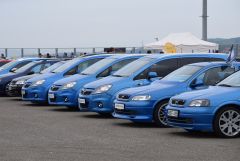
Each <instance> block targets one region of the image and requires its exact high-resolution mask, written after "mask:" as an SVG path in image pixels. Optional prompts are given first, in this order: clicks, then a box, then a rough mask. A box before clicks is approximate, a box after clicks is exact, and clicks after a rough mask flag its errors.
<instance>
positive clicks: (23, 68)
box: [14, 62, 39, 73]
mask: <svg viewBox="0 0 240 161" xmlns="http://www.w3.org/2000/svg"><path fill="white" fill-rule="evenodd" d="M37 63H39V62H31V63H28V64H27V65H24V66H23V67H21V68H19V69H17V70H16V71H14V73H21V72H24V71H26V70H27V69H29V68H31V67H32V66H34V65H35V64H37Z"/></svg>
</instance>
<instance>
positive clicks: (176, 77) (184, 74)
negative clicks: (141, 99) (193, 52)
mask: <svg viewBox="0 0 240 161" xmlns="http://www.w3.org/2000/svg"><path fill="white" fill-rule="evenodd" d="M200 69H202V67H201V66H195V65H186V66H183V67H181V68H179V69H177V70H175V71H173V72H172V73H170V74H168V75H167V76H165V77H164V78H163V79H162V80H166V81H173V82H184V81H186V80H188V79H189V78H190V77H191V76H192V75H194V74H195V73H196V72H198V71H199V70H200Z"/></svg>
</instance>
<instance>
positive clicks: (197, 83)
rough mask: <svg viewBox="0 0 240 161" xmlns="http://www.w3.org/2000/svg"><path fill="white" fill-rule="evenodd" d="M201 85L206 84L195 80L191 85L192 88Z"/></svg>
mask: <svg viewBox="0 0 240 161" xmlns="http://www.w3.org/2000/svg"><path fill="white" fill-rule="evenodd" d="M201 86H204V84H203V83H201V82H193V83H192V84H191V85H190V87H191V88H197V87H201Z"/></svg>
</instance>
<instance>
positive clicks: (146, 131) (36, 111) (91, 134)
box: [0, 97, 240, 161]
mask: <svg viewBox="0 0 240 161" xmlns="http://www.w3.org/2000/svg"><path fill="white" fill-rule="evenodd" d="M0 129H1V130H0V160H2V161H15V160H16V161H34V160H36V161H39V160H43V161H53V160H56V161H61V160H64V161H65V160H66V161H75V160H76V161H80V160H81V161H95V160H96V161H118V160H119V161H125V160H126V161H130V160H131V161H132V160H134V161H135V160H136V161H141V160H142V161H151V160H156V161H157V160H158V161H160V160H163V161H167V160H177V161H181V160H182V161H186V160H189V161H190V160H191V161H192V160H198V161H200V160H214V161H221V160H222V161H231V160H239V155H238V153H239V151H240V138H237V139H220V138H217V137H215V136H214V135H212V134H203V133H198V134H189V133H187V132H185V131H183V130H181V129H175V128H158V127H155V126H153V125H151V124H134V123H131V122H128V121H125V120H117V119H113V118H102V117H101V116H99V115H97V114H94V113H80V112H74V111H69V110H67V109H66V108H64V107H54V106H39V105H32V104H30V103H26V102H21V101H20V100H19V99H17V98H5V97H2V98H0Z"/></svg>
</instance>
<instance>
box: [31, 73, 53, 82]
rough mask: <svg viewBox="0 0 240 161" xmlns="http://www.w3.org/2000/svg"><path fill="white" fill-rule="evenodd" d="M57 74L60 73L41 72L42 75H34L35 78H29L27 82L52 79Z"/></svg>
mask: <svg viewBox="0 0 240 161" xmlns="http://www.w3.org/2000/svg"><path fill="white" fill-rule="evenodd" d="M56 76H58V75H57V74H55V73H46V74H40V75H38V76H36V77H33V78H31V79H29V80H27V82H30V83H32V82H36V81H38V80H51V79H52V78H54V77H56Z"/></svg>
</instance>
